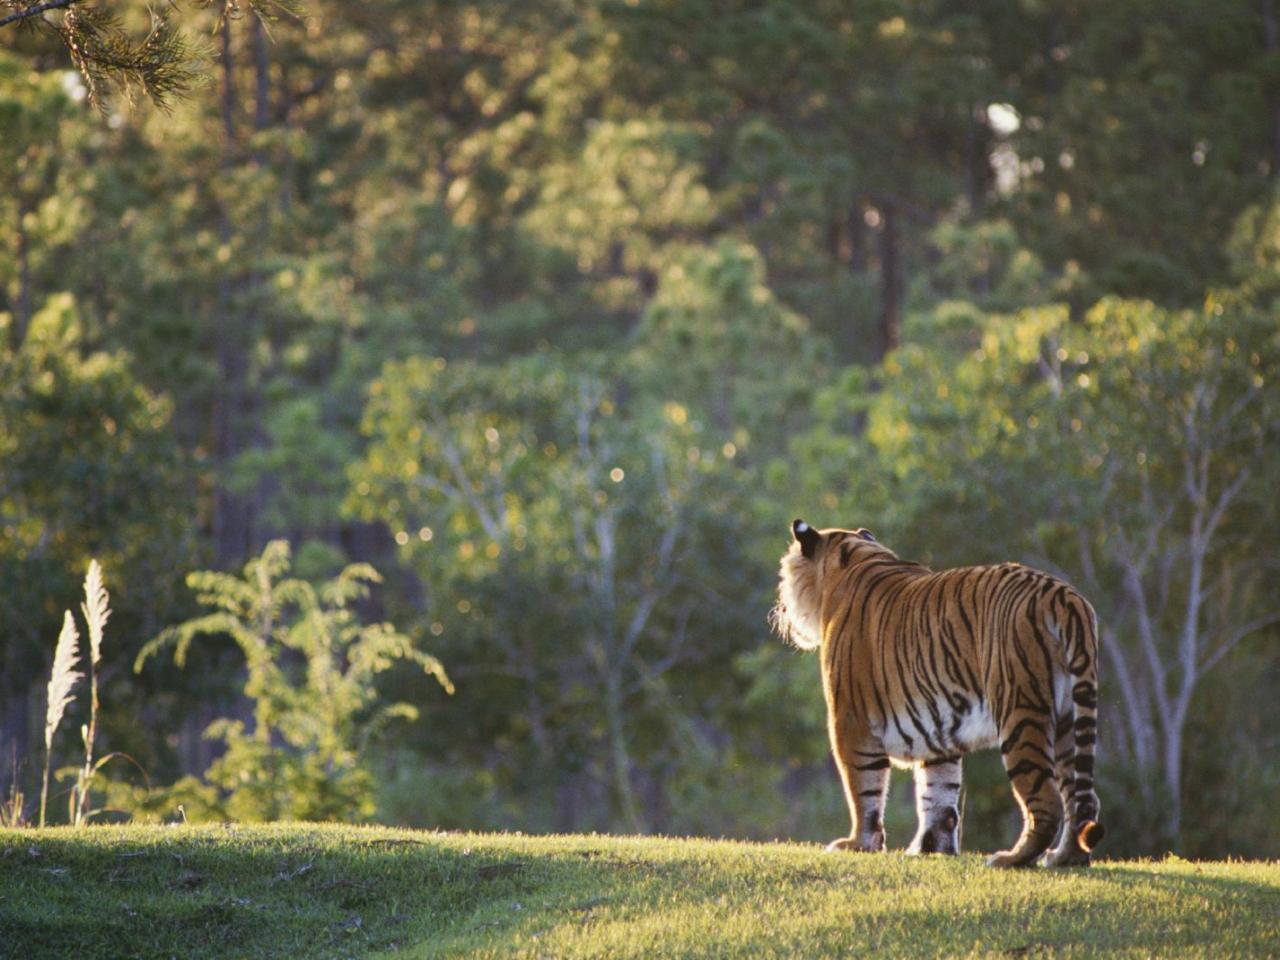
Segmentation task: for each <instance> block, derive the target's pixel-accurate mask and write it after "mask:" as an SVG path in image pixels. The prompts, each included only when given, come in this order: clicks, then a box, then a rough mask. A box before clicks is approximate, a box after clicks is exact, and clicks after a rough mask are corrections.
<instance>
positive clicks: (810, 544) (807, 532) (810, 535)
mask: <svg viewBox="0 0 1280 960" xmlns="http://www.w3.org/2000/svg"><path fill="white" fill-rule="evenodd" d="M791 533H792V535H793V536H794V537H795V538H796V541H797V542H798V543H799V544H800V552H801V553H802V554H803V555H804V557H805V559H806V560H812V559H813V553H814V551H815V550H817V549H818V541H819V540H821V539H822V534H820V533H818V531H817V530H815V529H813V527H811V526H809V525H808V524H807V523H805V522H804V521H803V520H793V521H792V522H791Z"/></svg>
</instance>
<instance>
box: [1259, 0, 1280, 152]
mask: <svg viewBox="0 0 1280 960" xmlns="http://www.w3.org/2000/svg"><path fill="white" fill-rule="evenodd" d="M1262 46H1263V49H1264V50H1266V51H1267V54H1268V56H1269V57H1274V55H1275V53H1276V50H1277V49H1280V25H1278V24H1277V22H1276V11H1275V0H1262ZM1268 106H1269V107H1270V110H1271V175H1272V176H1275V175H1276V174H1277V173H1280V96H1277V95H1276V94H1274V93H1273V94H1272V95H1271V97H1270V103H1269V104H1268Z"/></svg>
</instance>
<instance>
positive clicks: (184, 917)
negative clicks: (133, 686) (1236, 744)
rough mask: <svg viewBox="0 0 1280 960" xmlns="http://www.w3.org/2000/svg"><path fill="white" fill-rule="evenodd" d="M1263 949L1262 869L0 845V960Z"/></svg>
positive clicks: (39, 836)
mask: <svg viewBox="0 0 1280 960" xmlns="http://www.w3.org/2000/svg"><path fill="white" fill-rule="evenodd" d="M872 953H875V954H879V955H883V956H894V957H898V956H921V957H934V956H946V957H966V956H1004V957H1038V956H1064V957H1071V956H1076V957H1094V956H1099V955H1112V956H1134V957H1148V956H1159V957H1179V956H1186V957H1203V956H1214V957H1233V956H1234V957H1252V956H1257V957H1265V956H1277V955H1280V864H1277V863H1250V862H1234V863H1188V862H1184V861H1177V860H1172V861H1162V862H1149V861H1131V862H1109V863H1100V864H1097V865H1095V866H1094V867H1093V868H1092V869H1090V870H1072V871H1047V870H1035V871H1027V872H1021V873H1004V872H998V871H994V870H990V869H988V868H986V867H984V866H983V865H982V862H981V858H980V857H978V856H977V855H964V856H961V857H956V858H938V857H927V858H908V857H905V856H903V855H901V854H898V853H890V854H885V855H856V854H825V853H823V852H821V851H820V850H819V849H817V848H816V847H811V846H801V845H796V844H745V843H731V842H718V841H707V840H666V839H647V838H618V837H598V836H565V837H523V836H518V835H470V834H433V833H421V832H414V831H405V830H390V829H380V828H359V827H345V826H318V825H303V826H266V827H240V826H217V827H187V826H180V827H135V826H128V827H93V828H90V829H81V830H72V829H70V828H54V829H49V830H40V831H36V830H6V831H0V957H5V958H9V957H12V958H24V960H27V958H30V960H37V958H42V957H59V958H61V957H75V958H77V960H90V958H97V957H101V958H108V957H109V958H113V960H115V958H126V957H148V958H149V957H156V958H160V957H164V958H168V957H200V958H222V957H255V958H257V957H291V958H292V957H307V958H309V957H321V958H323V957H378V958H382V960H409V958H419V957H422V958H427V957H462V956H466V957H471V956H491V957H499V956H500V957H530V958H533V957H605V956H607V957H645V958H649V957H664V956H666V957H686V956H715V957H770V956H773V957H819V956H838V955H864V954H868V955H869V954H872Z"/></svg>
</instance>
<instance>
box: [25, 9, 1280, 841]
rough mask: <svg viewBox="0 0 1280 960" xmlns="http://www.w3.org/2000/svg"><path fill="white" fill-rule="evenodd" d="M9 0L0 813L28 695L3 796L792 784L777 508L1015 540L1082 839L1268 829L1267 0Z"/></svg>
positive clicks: (127, 812)
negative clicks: (1097, 729) (1073, 706)
mask: <svg viewBox="0 0 1280 960" xmlns="http://www.w3.org/2000/svg"><path fill="white" fill-rule="evenodd" d="M35 6H36V4H34V3H31V2H29V0H2V2H0V170H2V171H3V174H2V176H3V178H4V180H5V185H4V189H3V190H0V794H2V795H3V800H4V801H5V802H4V804H3V805H0V812H2V813H3V816H4V819H5V820H6V821H7V822H8V823H10V824H15V823H22V822H30V821H31V820H32V819H33V818H34V806H35V805H34V803H33V801H34V798H35V797H37V796H38V794H39V781H40V776H41V768H42V765H43V764H44V762H45V755H46V750H47V749H49V750H50V752H51V753H52V757H53V768H54V777H53V784H52V786H51V788H50V803H49V809H50V818H49V819H50V822H54V823H62V822H66V821H67V820H68V819H72V820H76V819H78V815H79V812H80V811H81V810H82V809H83V810H86V811H87V810H88V809H89V808H90V807H92V808H93V810H94V816H93V817H92V819H94V820H98V821H108V820H118V819H126V818H132V819H135V820H139V821H144V822H161V821H171V820H173V819H174V818H175V817H180V818H181V819H185V820H188V821H191V822H195V821H215V822H216V821H222V820H228V819H231V820H239V821H265V820H339V821H350V822H377V823H384V824H393V825H401V826H414V827H427V828H441V829H474V830H507V831H517V830H518V831H524V832H526V833H548V832H592V831H600V832H610V833H650V834H664V835H699V836H709V837H733V838H744V839H773V838H790V839H797V840H806V841H808V840H821V841H826V840H828V839H830V838H832V837H835V836H839V835H842V833H843V832H844V831H845V829H846V825H847V815H846V812H845V808H844V802H843V798H842V795H841V792H840V785H839V781H838V778H837V776H836V773H835V770H834V767H833V765H832V763H831V760H830V751H829V747H828V743H827V733H826V723H825V718H824V712H823V710H824V708H823V700H822V691H821V685H820V681H819V674H818V666H817V663H816V660H815V658H814V657H813V656H812V655H804V654H802V653H800V652H799V651H796V650H794V649H791V648H789V647H787V646H786V645H785V644H783V643H782V642H781V640H780V639H779V638H778V637H776V636H775V635H773V634H772V633H771V631H770V628H769V624H768V623H767V620H766V616H767V613H768V611H769V609H770V607H771V606H772V605H773V603H774V599H775V591H776V585H777V572H778V560H779V557H780V556H781V554H782V553H783V551H784V550H785V549H787V547H788V545H789V542H790V530H789V524H790V521H791V520H792V518H794V517H804V518H806V519H807V520H809V521H810V522H812V523H814V524H815V525H817V526H820V527H849V528H854V527H866V528H868V529H870V530H871V531H873V533H874V535H875V536H876V538H877V539H879V540H880V541H881V542H883V543H885V544H887V545H889V546H891V547H892V548H893V549H894V550H896V551H897V552H898V553H899V554H900V555H901V556H903V557H905V558H909V559H913V560H918V561H920V562H922V563H926V564H928V565H930V566H934V567H946V566H954V565H963V564H980V563H996V562H1002V561H1009V560H1012V561H1019V562H1022V563H1025V564H1028V565H1031V566H1035V567H1038V568H1040V569H1043V570H1047V571H1049V572H1051V573H1054V574H1055V575H1058V576H1060V577H1063V578H1064V579H1066V580H1069V581H1070V582H1071V583H1073V584H1074V585H1076V586H1077V587H1078V588H1079V589H1080V591H1081V592H1082V593H1083V594H1084V595H1085V596H1087V597H1088V598H1089V599H1090V600H1091V602H1092V603H1093V605H1094V606H1095V607H1096V609H1097V611H1098V615H1099V620H1100V624H1101V638H1102V662H1101V668H1102V697H1101V708H1100V709H1101V720H1100V724H1101V735H1100V744H1099V768H1098V776H1099V786H1098V792H1099V794H1100V795H1101V798H1102V806H1103V811H1104V818H1105V819H1106V822H1107V825H1108V840H1107V845H1106V847H1105V848H1104V851H1103V852H1105V853H1107V854H1109V855H1113V856H1122V855H1123V856H1133V855H1150V856H1160V855H1163V854H1165V853H1166V852H1169V851H1176V852H1177V853H1178V854H1180V855H1182V856H1186V857H1197V856H1213V857H1224V856H1248V857H1271V858H1275V857H1280V808H1277V806H1276V805H1275V803H1274V802H1272V799H1271V798H1272V797H1273V796H1274V795H1275V793H1276V791H1277V790H1278V789H1280V733H1278V732H1277V731H1280V702H1278V701H1277V698H1276V697H1275V691H1276V690H1277V689H1280V592H1277V590H1276V588H1275V583H1276V578H1277V575H1278V574H1280V549H1278V548H1280V501H1278V500H1277V496H1276V490H1277V486H1278V481H1280V204H1278V203H1277V197H1278V195H1277V192H1276V185H1277V179H1276V178H1277V176H1278V175H1280V10H1278V9H1277V8H1276V4H1275V2H1274V0H1247V2H1240V0H1176V2H1173V3H1169V2H1162V3H1156V2H1153V0H1132V2H1127V3H1104V2H1101V0H974V2H970V3H965V4H954V3H944V2H941V0H862V2H852V0H843V2H842V0H805V2H800V0H715V2H712V0H523V2H519V3H516V2H501V0H368V2H364V3H339V2H333V0H302V2H297V3H295V2H273V0H257V2H253V3H250V2H249V0H240V2H237V0H205V2H179V3H177V4H176V5H173V6H171V7H166V8H165V10H161V11H157V10H156V9H152V8H150V7H149V6H148V5H147V4H144V3H142V2H140V0H92V2H90V0H83V2H80V3H77V2H76V0H69V2H67V3H58V4H45V5H44V6H48V7H55V8H56V9H49V10H46V11H42V12H39V13H32V12H31V11H32V9H33V8H34V7H35ZM19 16H21V19H14V18H16V17H19ZM10 21H13V22H10ZM91 560H97V561H98V563H99V564H101V571H102V576H103V578H104V584H105V590H106V591H108V592H109V596H110V606H111V615H110V620H109V622H108V623H106V625H105V631H104V629H103V628H102V624H101V623H99V624H98V630H97V633H95V634H94V637H96V638H97V639H95V640H94V641H93V653H92V659H93V661H94V663H93V671H94V673H93V683H94V693H93V694H92V698H90V694H89V692H88V687H87V686H83V685H82V686H81V687H80V688H77V695H76V699H75V700H74V701H72V702H70V703H69V704H68V705H67V708H66V711H67V712H66V718H65V719H64V720H63V721H62V724H61V727H60V728H59V729H57V730H56V732H51V731H49V730H48V729H47V722H46V700H47V699H48V698H49V697H50V696H51V691H52V687H51V686H50V685H49V679H50V670H51V667H52V666H53V664H54V653H55V641H57V640H58V638H59V627H60V626H62V625H64V623H65V622H66V621H65V620H64V611H72V612H73V613H74V614H76V615H78V612H79V610H80V606H79V605H80V603H81V598H82V593H81V582H82V581H83V580H84V579H85V576H86V572H87V571H88V570H89V565H90V561H91ZM87 606H88V607H89V608H92V606H93V601H92V599H90V600H89V601H87ZM85 615H86V616H88V615H89V614H88V612H87V611H86V614H85ZM68 616H71V617H72V619H73V620H74V619H75V617H74V616H72V615H71V614H68ZM87 649H88V648H86V655H87ZM99 656H100V662H99ZM79 669H80V670H82V671H84V672H86V674H87V672H88V671H89V670H90V665H89V663H88V662H87V660H86V662H84V663H82V664H81V666H80V668H79ZM84 683H87V680H86V681H84ZM91 710H92V716H91ZM82 726H83V729H82ZM95 734H96V737H97V746H96V747H95V748H92V752H94V753H95V754H96V756H97V757H98V758H102V759H105V758H110V762H104V763H102V764H101V765H100V767H98V768H96V769H95V771H94V777H93V779H92V794H93V795H92V797H91V798H88V799H86V798H84V797H81V798H80V800H82V801H83V807H77V806H76V805H75V803H73V804H72V806H73V808H74V809H71V810H69V808H68V802H67V796H68V792H69V791H71V790H72V787H73V785H74V784H75V782H76V777H77V764H78V763H79V762H80V761H79V760H78V759H77V758H78V757H81V756H82V755H83V754H84V745H83V743H82V741H91V739H92V736H93V735H95ZM85 766H86V769H87V767H88V764H87V763H86V764H85ZM965 776H966V781H967V787H966V794H965V811H964V814H965V833H964V840H965V844H966V846H967V847H973V848H977V849H995V848H997V847H998V846H999V845H1001V844H1003V843H1005V842H1007V841H1008V840H1009V839H1010V838H1011V837H1012V836H1013V834H1014V833H1016V831H1017V829H1018V824H1019V823H1020V819H1019V815H1018V813H1017V810H1016V808H1015V807H1014V804H1013V803H1012V801H1011V798H1010V795H1009V789H1008V784H1007V780H1006V778H1005V775H1004V772H1003V770H1002V769H1001V767H1000V763H999V758H998V756H996V755H995V754H994V753H987V754H977V755H972V756H970V757H968V758H966V760H965ZM892 795H893V799H894V806H893V809H892V810H891V811H890V812H889V815H888V818H887V820H888V822H887V829H888V832H889V835H890V841H889V842H890V845H891V846H899V845H901V844H902V843H904V842H905V841H906V839H907V838H909V836H910V833H911V829H912V826H911V825H912V823H913V822H914V813H913V810H912V807H911V803H912V801H911V794H910V783H909V777H906V776H901V775H900V774H895V775H894V780H893V787H892ZM73 796H74V794H73ZM24 798H25V799H24Z"/></svg>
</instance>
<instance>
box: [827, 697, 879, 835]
mask: <svg viewBox="0 0 1280 960" xmlns="http://www.w3.org/2000/svg"><path fill="white" fill-rule="evenodd" d="M828 727H829V732H830V734H831V748H832V752H833V753H834V754H835V760H836V767H837V768H838V769H839V770H840V779H841V782H842V783H843V784H844V794H845V800H846V801H847V802H848V804H849V818H850V820H851V821H852V824H851V829H850V831H849V836H847V837H841V838H840V839H839V840H833V841H831V843H829V844H827V849H828V850H850V851H857V852H862V853H878V852H880V851H882V850H884V839H885V838H884V805H885V794H886V792H887V791H888V789H889V758H888V757H887V756H886V755H885V752H884V748H883V747H882V746H880V745H879V744H878V743H875V742H873V741H872V740H870V739H869V738H867V737H866V736H865V734H864V733H863V732H862V729H861V725H860V724H858V723H856V722H855V721H854V720H853V718H852V717H850V716H849V715H847V714H846V715H843V716H840V717H831V718H829V723H828Z"/></svg>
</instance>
